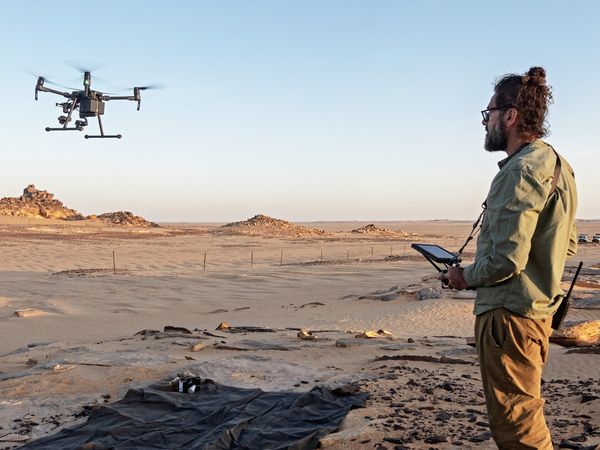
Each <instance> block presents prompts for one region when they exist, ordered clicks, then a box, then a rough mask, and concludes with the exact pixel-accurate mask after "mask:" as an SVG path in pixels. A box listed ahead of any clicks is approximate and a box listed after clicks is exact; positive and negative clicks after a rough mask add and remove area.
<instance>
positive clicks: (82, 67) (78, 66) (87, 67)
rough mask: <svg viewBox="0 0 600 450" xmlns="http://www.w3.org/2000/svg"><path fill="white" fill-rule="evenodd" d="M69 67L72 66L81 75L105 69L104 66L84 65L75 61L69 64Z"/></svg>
mask: <svg viewBox="0 0 600 450" xmlns="http://www.w3.org/2000/svg"><path fill="white" fill-rule="evenodd" d="M67 64H68V65H69V66H71V67H72V68H73V69H75V70H77V71H78V72H81V73H86V72H90V73H91V72H95V71H97V70H98V69H102V68H103V67H104V64H93V65H91V64H83V63H77V62H74V61H70V62H68V63H67Z"/></svg>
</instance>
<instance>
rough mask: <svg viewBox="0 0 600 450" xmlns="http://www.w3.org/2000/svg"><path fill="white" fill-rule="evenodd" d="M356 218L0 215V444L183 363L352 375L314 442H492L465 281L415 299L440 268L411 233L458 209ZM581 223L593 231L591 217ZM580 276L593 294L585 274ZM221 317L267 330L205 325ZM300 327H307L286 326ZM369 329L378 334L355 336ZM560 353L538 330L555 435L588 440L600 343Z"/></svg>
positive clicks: (75, 415) (272, 377)
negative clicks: (224, 220) (325, 432)
mask: <svg viewBox="0 0 600 450" xmlns="http://www.w3.org/2000/svg"><path fill="white" fill-rule="evenodd" d="M368 223H369V222H319V223H311V224H305V223H304V224H301V225H303V226H304V227H308V228H316V229H320V230H325V233H324V234H323V235H307V236H296V237H290V236H279V237H278V236H276V235H273V234H272V233H271V232H270V233H269V234H268V235H265V236H262V235H260V233H258V234H255V235H235V234H224V233H222V232H216V230H217V229H218V227H219V225H221V224H203V225H190V224H177V225H168V226H166V227H161V228H156V229H136V228H119V227H104V226H98V225H97V224H88V223H75V224H74V223H66V224H65V223H61V222H59V221H44V220H41V219H37V220H27V219H20V220H19V219H14V218H2V220H0V246H1V248H2V249H3V258H2V259H1V260H0V404H1V405H2V408H0V448H13V447H15V446H18V445H20V443H21V444H22V443H23V442H25V441H27V440H29V439H35V438H37V437H41V436H44V435H46V434H48V433H53V432H55V431H56V430H58V429H60V428H62V427H64V426H70V425H73V424H76V423H79V422H81V421H83V420H85V419H86V417H87V415H89V410H90V408H91V407H93V405H94V404H98V403H105V402H111V401H114V400H116V399H118V398H120V397H121V396H122V395H123V393H124V392H125V391H126V390H127V388H129V387H131V386H139V385H140V384H143V383H148V382H151V381H157V380H160V379H162V378H165V377H170V376H173V375H174V374H176V373H177V372H178V371H181V370H183V369H184V368H191V369H193V370H195V371H197V372H198V373H199V374H201V375H202V376H205V377H209V378H212V379H214V380H216V381H219V382H222V383H226V384H233V385H238V386H251V387H261V388H263V389H267V390H268V389H272V390H285V389H290V390H307V389H310V388H311V387H312V386H314V385H315V384H321V383H325V384H330V385H335V384H336V383H344V382H347V381H356V382H359V383H360V384H361V388H362V389H363V390H367V391H369V392H370V393H371V398H370V400H369V401H368V403H367V407H366V408H363V409H358V410H354V411H352V412H351V413H350V415H349V416H348V418H347V420H346V421H345V423H344V425H343V427H342V430H341V431H340V433H338V434H335V435H330V436H329V437H328V438H326V439H325V440H324V441H323V445H324V446H328V447H329V448H332V449H351V448H388V449H393V448H424V449H425V448H426V449H428V448H439V449H449V448H457V446H460V448H478V449H479V448H482V449H485V448H495V447H494V445H493V443H492V441H491V440H490V439H489V435H486V433H487V424H486V417H485V414H484V413H483V412H484V410H485V408H484V405H483V398H482V393H481V386H480V382H479V375H478V367H477V365H476V357H475V353H474V349H473V348H472V347H470V346H468V345H466V338H470V337H472V335H473V331H472V328H473V323H474V318H473V315H472V312H471V311H472V306H473V299H472V295H469V294H466V295H465V294H464V293H456V292H454V291H451V290H448V291H444V292H443V298H440V299H429V300H421V301H419V300H416V298H415V292H416V291H417V290H419V289H421V288H425V287H432V288H434V289H435V288H437V287H438V286H439V282H437V281H435V280H433V279H431V276H432V275H434V269H433V267H431V266H430V265H429V264H428V263H427V262H426V261H424V260H423V259H422V258H421V257H420V256H419V255H418V254H416V252H414V251H412V250H411V249H410V244H411V243H412V242H429V243H438V244H441V245H444V246H445V247H447V248H449V249H452V250H456V249H457V248H458V247H459V246H460V245H461V244H462V241H463V240H464V238H465V237H466V235H467V234H468V232H469V231H470V226H471V224H470V223H468V222H451V221H430V222H424V221H415V222H376V223H375V225H376V226H377V227H378V228H381V229H385V230H397V231H399V232H398V233H397V234H389V233H388V234H385V235H377V234H375V235H371V234H369V235H362V234H355V233H350V230H353V229H357V228H360V227H362V226H365V225H367V224H368ZM579 228H580V230H581V232H588V233H590V234H593V233H595V232H597V231H600V223H597V222H582V223H581V224H580V227H579ZM400 231H402V233H400ZM473 250H474V245H470V246H469V247H468V248H467V252H468V253H471V254H472V252H473ZM113 252H114V266H113ZM579 260H583V261H584V263H585V264H586V266H591V265H594V264H598V263H600V247H599V246H596V245H595V244H587V245H585V246H582V247H581V249H580V254H579V255H578V256H577V257H576V258H575V259H573V260H570V261H569V262H568V265H571V266H573V265H576V263H577V262H578V261H579ZM592 284H593V283H592ZM584 289H585V292H586V295H587V296H588V297H589V296H592V297H594V295H595V294H594V292H595V287H594V286H593V285H592V286H591V287H590V285H589V283H588V285H586V287H585V288H583V287H581V288H579V287H578V290H582V292H583V290H584ZM590 292H591V294H590ZM568 319H569V320H598V319H600V309H598V308H588V309H572V310H571V312H570V313H569V316H568ZM224 321H226V322H228V323H229V324H230V325H232V326H233V327H236V326H255V327H267V328H270V329H271V331H272V332H256V331H247V332H245V333H235V332H232V331H231V330H229V331H214V330H215V328H216V327H217V325H218V324H219V323H221V322H224ZM165 326H177V327H184V328H186V329H188V330H190V331H191V332H192V334H188V333H185V332H164V331H163V329H164V327H165ZM299 329H308V330H312V331H313V334H314V335H316V336H318V339H315V340H302V339H300V338H299V337H298V336H297V333H298V330H299ZM379 329H384V330H386V331H388V332H389V333H391V336H392V337H391V338H390V337H385V336H384V337H381V338H376V339H357V338H355V335H357V334H360V333H363V332H364V331H367V330H379ZM141 330H158V331H160V332H161V333H159V334H156V333H154V334H152V333H150V334H145V335H140V334H138V335H136V333H138V332H140V331H141ZM194 330H195V331H194ZM199 343H200V344H202V345H198V347H203V348H202V349H201V350H199V351H191V347H192V346H193V345H195V344H199ZM204 344H206V345H204ZM567 352H568V349H565V348H563V347H560V346H558V345H555V344H552V345H551V350H550V357H549V362H548V364H547V367H546V369H545V372H544V381H545V384H544V390H545V391H544V393H545V395H546V397H547V399H548V403H547V405H546V414H547V416H548V421H549V424H550V426H551V428H552V432H553V436H554V439H555V441H556V443H559V442H560V441H561V440H565V439H571V440H574V439H575V440H576V439H578V438H579V439H580V440H581V441H582V442H579V444H581V445H584V444H585V445H587V446H590V445H599V444H600V434H599V431H598V424H600V388H599V387H598V384H599V383H598V382H599V381H600V379H599V375H598V374H599V373H600V355H599V354H597V353H596V354H578V353H567ZM381 357H387V358H388V359H385V360H377V358H381ZM389 358H392V359H389ZM590 380H592V381H590ZM586 395H587V397H585V396H586ZM594 397H596V398H594ZM582 400H586V401H583V402H582ZM586 424H587V425H586ZM594 427H595V428H594ZM582 436H583V439H581V437H582ZM565 442H566V441H565Z"/></svg>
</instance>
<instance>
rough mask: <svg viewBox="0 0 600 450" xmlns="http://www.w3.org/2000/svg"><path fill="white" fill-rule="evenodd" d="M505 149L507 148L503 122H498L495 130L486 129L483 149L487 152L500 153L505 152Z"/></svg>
mask: <svg viewBox="0 0 600 450" xmlns="http://www.w3.org/2000/svg"><path fill="white" fill-rule="evenodd" d="M506 147H508V142H507V140H506V127H505V126H504V122H499V124H498V126H497V127H495V128H492V129H490V128H488V131H487V134H486V135H485V143H484V145H483V148H485V149H486V150H487V151H488V152H501V151H504V150H506Z"/></svg>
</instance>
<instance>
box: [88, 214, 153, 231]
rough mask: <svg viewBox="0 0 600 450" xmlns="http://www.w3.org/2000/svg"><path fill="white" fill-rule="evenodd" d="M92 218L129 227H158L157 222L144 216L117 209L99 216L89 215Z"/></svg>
mask: <svg viewBox="0 0 600 450" xmlns="http://www.w3.org/2000/svg"><path fill="white" fill-rule="evenodd" d="M88 218H90V219H98V220H103V221H104V222H107V223H109V224H112V225H122V226H127V227H145V228H148V227H158V224H157V223H154V222H150V221H148V220H146V219H144V218H143V217H140V216H136V215H135V214H133V213H131V212H129V211H115V212H109V213H104V214H100V215H99V216H89V217H88Z"/></svg>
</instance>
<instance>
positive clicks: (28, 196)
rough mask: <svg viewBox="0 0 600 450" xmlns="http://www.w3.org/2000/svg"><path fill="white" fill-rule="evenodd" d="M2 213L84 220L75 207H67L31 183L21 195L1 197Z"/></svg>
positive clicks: (15, 215) (38, 217) (40, 217)
mask: <svg viewBox="0 0 600 450" xmlns="http://www.w3.org/2000/svg"><path fill="white" fill-rule="evenodd" d="M0 214H1V215H4V216H14V217H27V218H31V219H60V220H83V219H84V217H83V216H82V215H81V214H79V213H78V212H77V211H75V210H74V209H70V208H67V207H66V206H64V205H63V203H62V202H61V201H59V200H56V199H55V198H54V194H51V193H50V192H48V191H40V190H38V189H36V188H35V186H34V185H33V184H30V185H29V186H27V187H26V188H25V189H24V190H23V195H21V196H20V197H4V198H2V199H0Z"/></svg>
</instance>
